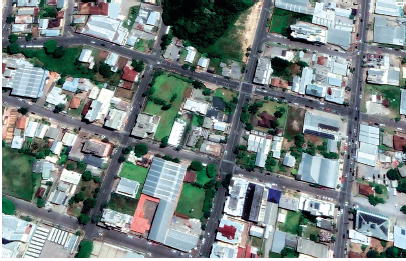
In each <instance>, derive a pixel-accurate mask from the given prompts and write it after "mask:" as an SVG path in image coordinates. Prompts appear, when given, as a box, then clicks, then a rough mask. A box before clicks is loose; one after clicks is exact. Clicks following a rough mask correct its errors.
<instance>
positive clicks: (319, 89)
mask: <svg viewBox="0 0 406 261" xmlns="http://www.w3.org/2000/svg"><path fill="white" fill-rule="evenodd" d="M306 94H307V95H311V96H315V97H318V98H323V97H325V96H326V94H327V87H326V86H323V85H316V84H308V85H307V88H306Z"/></svg>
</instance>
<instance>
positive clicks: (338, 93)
mask: <svg viewBox="0 0 406 261" xmlns="http://www.w3.org/2000/svg"><path fill="white" fill-rule="evenodd" d="M344 94H345V89H344V88H335V87H328V88H327V92H326V97H325V99H326V101H329V102H334V103H338V104H343V103H344Z"/></svg>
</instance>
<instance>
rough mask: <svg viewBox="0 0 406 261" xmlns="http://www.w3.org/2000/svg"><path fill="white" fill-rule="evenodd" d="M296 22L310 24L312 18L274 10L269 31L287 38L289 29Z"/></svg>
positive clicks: (277, 9) (282, 10)
mask: <svg viewBox="0 0 406 261" xmlns="http://www.w3.org/2000/svg"><path fill="white" fill-rule="evenodd" d="M297 21H304V22H310V23H311V22H312V16H311V15H306V14H300V13H295V12H290V11H288V10H284V9H279V8H275V9H274V11H273V15H272V23H271V28H270V31H271V32H273V33H278V34H281V35H283V36H289V27H290V25H292V24H295V23H296V22H297Z"/></svg>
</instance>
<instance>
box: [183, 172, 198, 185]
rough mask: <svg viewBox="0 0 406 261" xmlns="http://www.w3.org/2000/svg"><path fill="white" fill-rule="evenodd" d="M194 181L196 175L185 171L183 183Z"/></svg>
mask: <svg viewBox="0 0 406 261" xmlns="http://www.w3.org/2000/svg"><path fill="white" fill-rule="evenodd" d="M195 180H196V173H194V172H191V171H186V175H185V177H184V178H183V182H187V183H192V182H195Z"/></svg>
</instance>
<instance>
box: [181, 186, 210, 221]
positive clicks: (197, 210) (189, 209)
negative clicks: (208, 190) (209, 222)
mask: <svg viewBox="0 0 406 261" xmlns="http://www.w3.org/2000/svg"><path fill="white" fill-rule="evenodd" d="M204 197H205V190H204V189H201V188H198V187H195V186H192V184H190V183H183V187H182V192H181V193H180V197H179V201H178V206H177V207H176V212H177V213H180V214H184V215H188V216H189V217H190V218H196V219H199V220H200V218H201V217H202V216H203V211H202V210H203V201H204Z"/></svg>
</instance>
